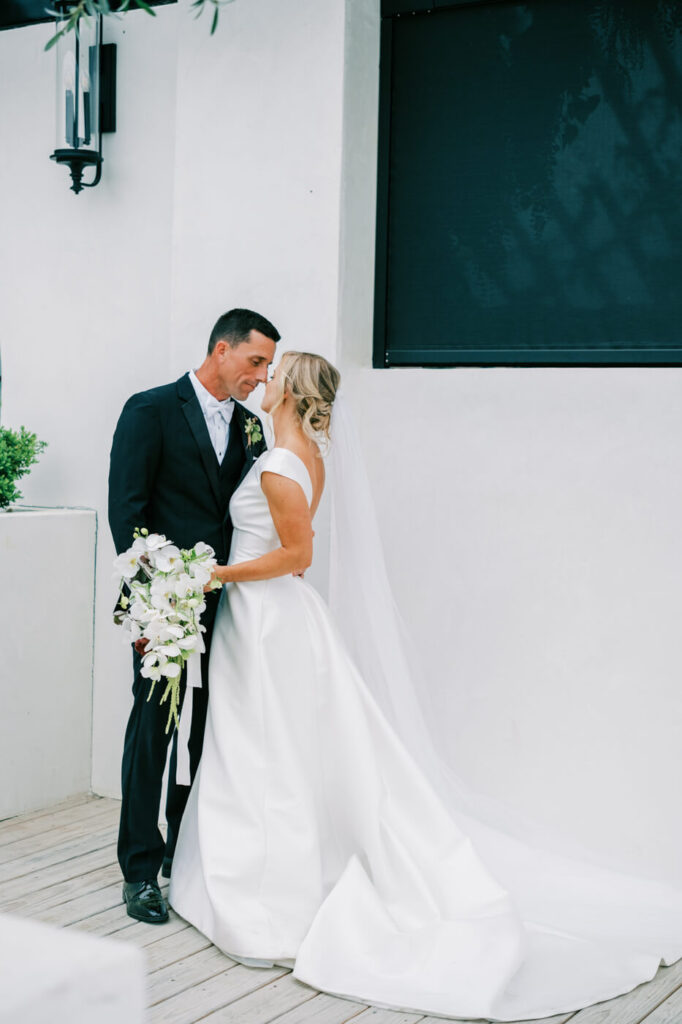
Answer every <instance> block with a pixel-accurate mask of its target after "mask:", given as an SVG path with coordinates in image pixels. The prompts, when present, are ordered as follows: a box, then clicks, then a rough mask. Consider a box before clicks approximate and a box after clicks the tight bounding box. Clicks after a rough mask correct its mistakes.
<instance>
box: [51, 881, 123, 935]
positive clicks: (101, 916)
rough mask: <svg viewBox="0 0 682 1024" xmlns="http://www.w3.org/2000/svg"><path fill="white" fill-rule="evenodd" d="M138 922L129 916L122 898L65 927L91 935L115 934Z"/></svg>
mask: <svg viewBox="0 0 682 1024" xmlns="http://www.w3.org/2000/svg"><path fill="white" fill-rule="evenodd" d="M136 923H137V922H135V921H133V919H132V917H128V914H127V912H126V908H125V905H124V903H123V900H122V899H121V898H120V890H119V902H118V904H117V905H116V906H114V907H110V908H109V909H108V910H100V911H99V912H98V913H96V914H91V915H90V917H84V918H81V919H80V920H78V921H74V922H73V924H65V925H63V927H64V928H76V929H77V930H78V931H83V932H88V933H89V934H90V935H115V934H117V933H118V932H119V931H122V930H123V929H127V928H134V927H135V925H136Z"/></svg>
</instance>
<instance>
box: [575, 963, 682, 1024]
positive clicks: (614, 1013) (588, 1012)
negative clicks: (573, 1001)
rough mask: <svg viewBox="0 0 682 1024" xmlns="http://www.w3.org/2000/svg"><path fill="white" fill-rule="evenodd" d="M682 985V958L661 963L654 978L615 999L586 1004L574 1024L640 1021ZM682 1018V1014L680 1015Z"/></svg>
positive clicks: (637, 1022)
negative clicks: (670, 962) (669, 962)
mask: <svg viewBox="0 0 682 1024" xmlns="http://www.w3.org/2000/svg"><path fill="white" fill-rule="evenodd" d="M680 986H682V960H678V961H677V963H676V964H672V965H671V966H670V967H659V969H658V973H657V974H656V977H655V978H652V979H651V981H647V982H644V983H643V984H642V985H638V986H637V988H633V989H632V991H631V992H626V993H625V994H624V995H622V996H616V997H615V998H614V999H607V1000H605V1001H604V1002H603V1003H595V1004H594V1006H586V1007H585V1009H584V1010H578V1012H577V1013H575V1014H574V1015H573V1016H572V1017H571V1024H640V1022H641V1021H642V1020H644V1019H646V1020H647V1024H649V1018H648V1016H647V1014H650V1013H651V1012H652V1010H655V1009H656V1007H657V1006H658V1005H659V1004H660V1003H662V1002H663V1001H664V1000H666V999H668V997H669V996H670V995H671V994H672V993H673V992H675V991H676V990H677V989H678V988H679V987H680ZM680 1021H682V1017H680Z"/></svg>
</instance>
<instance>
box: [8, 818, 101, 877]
mask: <svg viewBox="0 0 682 1024" xmlns="http://www.w3.org/2000/svg"><path fill="white" fill-rule="evenodd" d="M117 826H118V814H117V812H116V811H114V810H112V809H111V808H101V809H100V810H98V813H97V815H95V816H93V817H92V818H89V819H87V820H85V821H73V822H71V824H69V825H60V826H59V827H58V828H57V827H55V828H52V829H47V830H46V831H45V832H40V833H37V834H36V835H30V836H26V837H25V838H23V839H15V840H14V842H11V843H7V844H5V846H0V864H8V863H11V862H12V861H14V860H17V859H19V858H20V857H24V856H28V855H29V854H34V855H37V854H38V853H40V851H41V850H50V849H52V848H53V847H55V846H57V847H58V846H62V845H64V844H65V843H67V842H70V841H74V840H76V839H78V838H79V837H80V836H89V835H91V834H92V833H95V832H99V831H101V830H102V829H106V828H110V829H114V828H116V827H117Z"/></svg>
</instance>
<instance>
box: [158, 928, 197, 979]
mask: <svg viewBox="0 0 682 1024" xmlns="http://www.w3.org/2000/svg"><path fill="white" fill-rule="evenodd" d="M164 930H165V926H164ZM210 947H211V940H210V939H207V938H206V936H205V935H202V934H201V932H198V931H197V930H196V928H192V926H191V925H187V926H186V927H185V928H182V929H181V930H179V931H177V932H173V933H172V934H170V935H164V936H163V938H161V939H157V940H156V942H151V943H149V945H147V946H146V947H145V953H146V956H147V971H148V972H149V973H150V974H152V973H153V972H154V971H159V970H161V969H162V968H163V967H166V966H167V965H168V964H173V963H176V962H177V961H178V960H182V959H184V957H187V956H191V955H192V953H198V952H200V950H202V949H209V948H210Z"/></svg>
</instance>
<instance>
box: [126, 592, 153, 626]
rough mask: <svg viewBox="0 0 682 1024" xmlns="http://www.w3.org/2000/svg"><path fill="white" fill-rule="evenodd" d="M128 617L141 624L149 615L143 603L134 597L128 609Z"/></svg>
mask: <svg viewBox="0 0 682 1024" xmlns="http://www.w3.org/2000/svg"><path fill="white" fill-rule="evenodd" d="M128 615H129V616H130V617H131V619H136V620H137V621H138V622H142V621H143V620H144V619H146V618H147V616H148V615H149V609H148V607H147V605H146V604H145V602H144V601H141V600H140V599H139V598H138V597H136V598H135V600H134V601H133V603H132V604H131V606H130V608H129V609H128Z"/></svg>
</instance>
